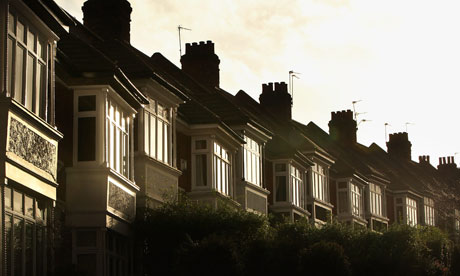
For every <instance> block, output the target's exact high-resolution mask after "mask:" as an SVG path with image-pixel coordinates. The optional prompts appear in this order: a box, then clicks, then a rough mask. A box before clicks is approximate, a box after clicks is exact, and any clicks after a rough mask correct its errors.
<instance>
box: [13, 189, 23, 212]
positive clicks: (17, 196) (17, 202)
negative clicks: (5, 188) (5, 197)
mask: <svg viewBox="0 0 460 276" xmlns="http://www.w3.org/2000/svg"><path fill="white" fill-rule="evenodd" d="M13 200H14V202H13V203H14V210H15V211H17V212H20V213H23V205H22V203H23V202H22V201H23V199H22V194H21V193H19V192H16V191H14V192H13Z"/></svg>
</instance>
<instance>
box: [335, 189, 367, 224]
mask: <svg viewBox="0 0 460 276" xmlns="http://www.w3.org/2000/svg"><path fill="white" fill-rule="evenodd" d="M337 195H338V213H339V214H351V215H354V216H357V217H362V215H363V195H362V188H361V187H360V186H358V185H357V184H354V183H352V182H346V181H340V182H338V183H337Z"/></svg>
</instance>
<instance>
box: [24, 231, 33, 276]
mask: <svg viewBox="0 0 460 276" xmlns="http://www.w3.org/2000/svg"><path fill="white" fill-rule="evenodd" d="M25 269H26V276H33V275H34V270H33V269H34V251H33V225H32V224H31V223H26V266H25Z"/></svg>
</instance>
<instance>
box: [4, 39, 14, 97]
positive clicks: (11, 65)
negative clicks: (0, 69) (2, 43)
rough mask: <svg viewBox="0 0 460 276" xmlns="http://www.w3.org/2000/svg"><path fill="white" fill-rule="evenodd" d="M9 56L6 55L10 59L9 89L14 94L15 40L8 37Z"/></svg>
mask: <svg viewBox="0 0 460 276" xmlns="http://www.w3.org/2000/svg"><path fill="white" fill-rule="evenodd" d="M7 47H8V56H7V57H6V58H7V59H8V68H7V70H8V91H9V92H10V93H11V95H13V81H14V80H13V71H14V68H13V58H14V56H13V47H14V46H13V40H12V39H11V38H10V37H8V46H7Z"/></svg>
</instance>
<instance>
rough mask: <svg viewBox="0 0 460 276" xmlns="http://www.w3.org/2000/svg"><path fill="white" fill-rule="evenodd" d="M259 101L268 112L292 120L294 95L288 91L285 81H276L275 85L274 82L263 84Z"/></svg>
mask: <svg viewBox="0 0 460 276" xmlns="http://www.w3.org/2000/svg"><path fill="white" fill-rule="evenodd" d="M259 102H260V105H261V106H263V107H264V108H265V109H266V110H267V111H268V112H270V113H271V114H273V115H275V116H279V118H281V119H282V120H286V121H290V120H291V119H292V110H291V109H292V97H291V95H290V94H289V93H288V87H287V84H286V83H285V82H275V87H273V83H272V82H270V83H268V84H265V83H264V84H262V94H260V96H259Z"/></svg>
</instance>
